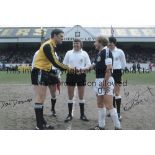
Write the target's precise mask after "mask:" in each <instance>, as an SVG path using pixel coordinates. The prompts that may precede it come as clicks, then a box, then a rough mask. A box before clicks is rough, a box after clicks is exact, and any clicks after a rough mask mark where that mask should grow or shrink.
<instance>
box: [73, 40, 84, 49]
mask: <svg viewBox="0 0 155 155" xmlns="http://www.w3.org/2000/svg"><path fill="white" fill-rule="evenodd" d="M73 42H75V43H76V42H79V43H80V44H81V47H83V42H82V41H81V39H79V38H75V39H74V41H73Z"/></svg>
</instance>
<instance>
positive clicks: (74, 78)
mask: <svg viewBox="0 0 155 155" xmlns="http://www.w3.org/2000/svg"><path fill="white" fill-rule="evenodd" d="M66 84H67V86H76V85H77V86H85V85H86V74H85V73H82V74H69V73H67V76H66Z"/></svg>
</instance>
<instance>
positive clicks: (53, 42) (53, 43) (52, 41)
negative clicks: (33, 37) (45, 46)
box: [51, 39, 56, 47]
mask: <svg viewBox="0 0 155 155" xmlns="http://www.w3.org/2000/svg"><path fill="white" fill-rule="evenodd" d="M51 44H52V45H53V47H56V43H55V41H54V40H53V39H51Z"/></svg>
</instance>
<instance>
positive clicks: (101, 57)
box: [95, 49, 113, 78]
mask: <svg viewBox="0 0 155 155" xmlns="http://www.w3.org/2000/svg"><path fill="white" fill-rule="evenodd" d="M106 58H112V60H113V56H112V53H111V52H110V51H109V50H106V49H103V50H102V51H101V52H99V53H98V54H97V56H96V59H95V72H96V78H104V77H105V73H106V69H107V65H106V64H105V59H106ZM112 62H113V61H112Z"/></svg>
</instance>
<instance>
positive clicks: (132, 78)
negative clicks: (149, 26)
mask: <svg viewBox="0 0 155 155" xmlns="http://www.w3.org/2000/svg"><path fill="white" fill-rule="evenodd" d="M65 77H66V75H65V74H62V80H63V81H65ZM94 79H95V74H94V72H93V71H92V72H91V73H88V74H87V81H90V82H93V81H94ZM123 81H125V82H126V81H127V84H133V85H141V84H144V85H147V84H149V85H155V72H152V73H144V74H143V73H141V74H139V73H136V74H133V73H127V74H124V75H123ZM0 84H31V75H30V73H25V74H24V73H20V74H18V73H7V72H5V71H0Z"/></svg>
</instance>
